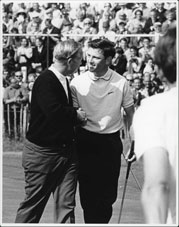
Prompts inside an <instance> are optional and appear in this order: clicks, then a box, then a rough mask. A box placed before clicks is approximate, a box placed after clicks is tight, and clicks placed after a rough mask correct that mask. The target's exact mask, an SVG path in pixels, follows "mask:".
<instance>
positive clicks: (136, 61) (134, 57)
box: [127, 46, 143, 74]
mask: <svg viewBox="0 0 179 227" xmlns="http://www.w3.org/2000/svg"><path fill="white" fill-rule="evenodd" d="M142 64H143V61H142V58H141V57H138V50H137V47H136V46H131V47H130V57H129V59H128V61H127V70H128V72H129V73H130V74H133V73H138V72H140V71H141V69H142Z"/></svg>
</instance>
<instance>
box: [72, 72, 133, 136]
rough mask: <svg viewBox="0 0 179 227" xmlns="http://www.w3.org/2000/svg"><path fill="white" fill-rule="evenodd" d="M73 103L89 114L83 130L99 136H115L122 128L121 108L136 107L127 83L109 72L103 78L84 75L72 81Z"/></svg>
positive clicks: (90, 73)
mask: <svg viewBox="0 0 179 227" xmlns="http://www.w3.org/2000/svg"><path fill="white" fill-rule="evenodd" d="M71 91H72V97H73V104H74V106H75V107H81V108H82V109H83V110H84V111H85V112H86V115H87V119H88V120H87V123H86V124H85V126H83V128H85V129H86V130H89V131H92V132H96V133H102V134H103V133H114V132H116V131H118V130H120V129H121V128H122V127H123V121H122V116H121V107H123V108H128V107H130V106H132V105H133V97H132V92H131V89H130V87H129V85H128V83H127V80H126V79H125V78H124V77H122V76H121V75H119V74H118V73H116V72H114V71H113V70H111V69H108V71H107V73H106V74H105V75H104V76H103V77H102V78H100V79H98V77H95V76H94V74H93V73H92V72H89V71H87V72H85V73H84V74H81V75H80V76H77V77H75V78H74V79H73V80H72V81H71Z"/></svg>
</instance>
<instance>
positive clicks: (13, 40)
mask: <svg viewBox="0 0 179 227" xmlns="http://www.w3.org/2000/svg"><path fill="white" fill-rule="evenodd" d="M10 33H11V34H19V32H18V29H17V28H16V27H13V28H12V29H11V31H10ZM20 45H21V37H20V36H10V37H9V46H11V47H12V48H13V50H14V51H15V50H16V49H17V48H18V47H20Z"/></svg>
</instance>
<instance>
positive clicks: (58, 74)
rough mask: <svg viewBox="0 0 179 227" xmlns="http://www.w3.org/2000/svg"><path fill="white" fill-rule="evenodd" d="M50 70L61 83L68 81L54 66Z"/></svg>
mask: <svg viewBox="0 0 179 227" xmlns="http://www.w3.org/2000/svg"><path fill="white" fill-rule="evenodd" d="M48 69H49V70H50V71H52V72H53V73H54V74H55V76H56V77H57V78H58V79H59V80H60V81H64V80H65V81H66V77H65V76H64V75H62V74H61V73H60V72H59V71H58V70H57V69H56V68H55V67H54V66H53V65H51V66H50V67H49V68H48Z"/></svg>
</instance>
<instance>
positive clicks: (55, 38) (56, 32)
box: [43, 18, 61, 65]
mask: <svg viewBox="0 0 179 227" xmlns="http://www.w3.org/2000/svg"><path fill="white" fill-rule="evenodd" d="M43 33H44V34H49V36H48V37H46V38H45V41H44V42H45V46H47V48H48V53H49V58H48V65H50V64H52V62H53V48H54V46H55V45H56V44H57V43H58V42H59V41H60V39H61V32H60V29H58V28H56V27H55V26H53V25H52V20H51V19H49V18H47V19H46V20H45V28H44V30H43ZM51 35H52V36H51Z"/></svg>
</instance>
